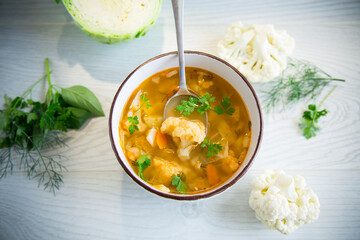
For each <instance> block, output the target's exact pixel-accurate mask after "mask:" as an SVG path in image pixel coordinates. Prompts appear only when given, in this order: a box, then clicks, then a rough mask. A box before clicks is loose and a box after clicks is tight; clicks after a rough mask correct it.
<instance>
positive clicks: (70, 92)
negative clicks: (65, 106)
mask: <svg viewBox="0 0 360 240" xmlns="http://www.w3.org/2000/svg"><path fill="white" fill-rule="evenodd" d="M61 93H62V97H63V98H64V101H65V102H67V103H69V104H70V105H72V106H74V107H77V108H81V109H84V110H86V111H88V112H90V113H92V114H93V115H95V116H105V114H104V112H103V110H102V108H101V104H100V102H99V100H98V99H97V98H96V96H95V94H94V93H93V92H91V91H90V90H89V89H87V88H86V87H84V86H72V87H69V88H61Z"/></svg>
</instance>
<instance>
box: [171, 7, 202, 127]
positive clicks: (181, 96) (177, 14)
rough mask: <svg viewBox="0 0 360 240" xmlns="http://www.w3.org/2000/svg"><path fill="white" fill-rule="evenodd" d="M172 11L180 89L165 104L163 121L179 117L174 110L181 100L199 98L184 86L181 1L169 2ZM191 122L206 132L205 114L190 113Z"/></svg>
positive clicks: (182, 12)
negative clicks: (203, 128) (203, 127)
mask: <svg viewBox="0 0 360 240" xmlns="http://www.w3.org/2000/svg"><path fill="white" fill-rule="evenodd" d="M171 2H172V7H173V11H174V19H175V26H176V39H177V46H178V57H179V77H180V87H179V90H178V91H177V92H176V93H175V94H174V96H172V97H171V98H170V99H169V100H168V101H167V103H166V105H165V109H164V119H166V118H168V117H171V116H179V115H180V114H179V113H178V112H177V111H176V110H175V108H176V106H177V105H179V104H180V103H181V101H182V100H188V99H189V97H190V96H193V97H196V98H199V97H198V96H197V95H196V94H194V93H192V92H190V91H189V90H188V88H187V86H186V79H185V58H184V47H183V22H184V21H183V16H184V1H183V0H171ZM188 117H189V118H191V119H192V120H199V121H201V122H203V123H204V124H205V128H206V130H207V113H206V112H205V114H198V113H192V114H191V115H190V116H188Z"/></svg>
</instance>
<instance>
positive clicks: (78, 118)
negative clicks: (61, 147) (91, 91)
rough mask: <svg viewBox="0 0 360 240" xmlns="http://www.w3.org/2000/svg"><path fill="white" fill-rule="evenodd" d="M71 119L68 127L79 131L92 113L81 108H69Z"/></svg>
mask: <svg viewBox="0 0 360 240" xmlns="http://www.w3.org/2000/svg"><path fill="white" fill-rule="evenodd" d="M67 109H68V110H69V111H70V112H71V117H70V118H69V119H68V121H67V127H68V128H72V129H79V128H81V126H82V125H83V124H84V123H85V122H86V121H87V120H88V119H89V118H90V117H91V113H89V112H88V111H85V110H83V109H80V108H74V107H68V108H67Z"/></svg>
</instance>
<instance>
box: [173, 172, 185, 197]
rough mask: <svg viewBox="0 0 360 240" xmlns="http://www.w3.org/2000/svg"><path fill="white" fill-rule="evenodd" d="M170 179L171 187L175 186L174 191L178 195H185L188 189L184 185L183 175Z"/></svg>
mask: <svg viewBox="0 0 360 240" xmlns="http://www.w3.org/2000/svg"><path fill="white" fill-rule="evenodd" d="M171 178H172V179H173V180H172V181H171V185H173V186H176V190H177V191H178V192H179V193H181V194H185V193H186V190H187V189H188V186H187V185H186V184H185V183H184V178H185V175H184V174H183V173H180V174H179V175H172V176H171Z"/></svg>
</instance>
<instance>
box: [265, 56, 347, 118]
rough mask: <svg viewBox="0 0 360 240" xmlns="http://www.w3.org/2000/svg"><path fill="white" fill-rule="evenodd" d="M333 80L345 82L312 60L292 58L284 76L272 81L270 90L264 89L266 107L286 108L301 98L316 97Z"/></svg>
mask: <svg viewBox="0 0 360 240" xmlns="http://www.w3.org/2000/svg"><path fill="white" fill-rule="evenodd" d="M333 81H340V82H345V80H343V79H338V78H333V77H331V76H330V75H329V74H328V73H326V72H324V71H323V70H321V69H320V68H318V67H316V66H315V65H314V64H312V63H310V62H306V61H301V60H296V59H291V60H290V62H289V63H288V66H287V68H286V69H285V70H284V72H283V73H282V76H281V77H279V78H278V79H276V80H275V81H274V82H273V83H270V90H269V91H264V94H265V96H264V98H263V99H264V103H265V104H264V109H265V111H267V112H270V111H271V110H276V109H277V110H284V109H286V107H287V106H289V105H292V104H294V103H296V102H298V101H299V100H301V99H315V98H317V97H318V96H319V95H320V94H321V92H322V90H323V89H324V88H325V87H326V86H327V85H329V84H330V83H331V82H333Z"/></svg>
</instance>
